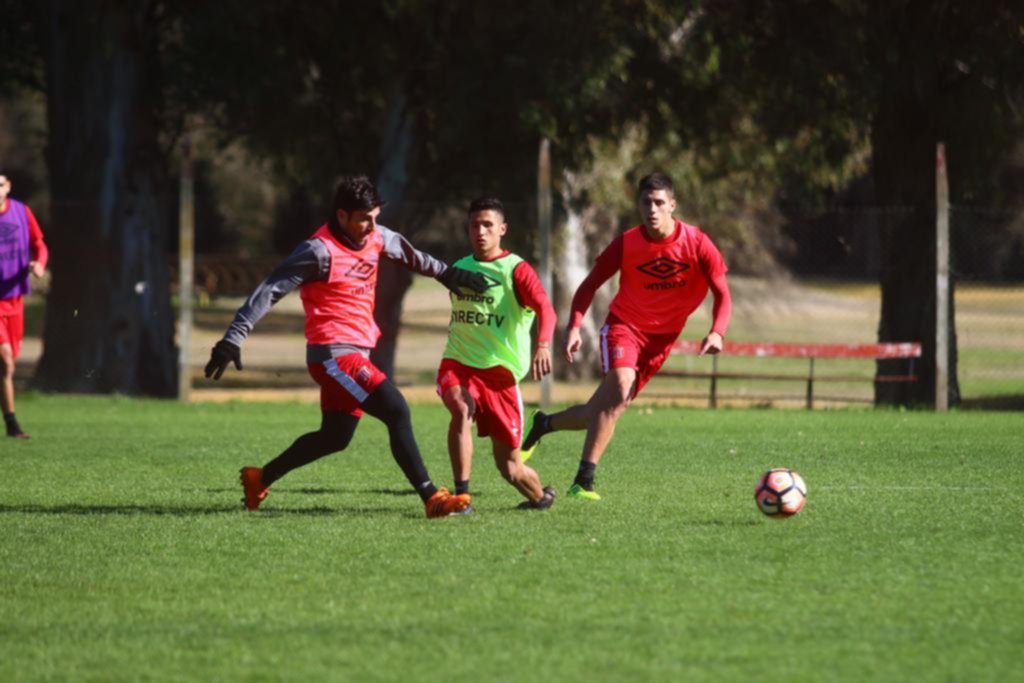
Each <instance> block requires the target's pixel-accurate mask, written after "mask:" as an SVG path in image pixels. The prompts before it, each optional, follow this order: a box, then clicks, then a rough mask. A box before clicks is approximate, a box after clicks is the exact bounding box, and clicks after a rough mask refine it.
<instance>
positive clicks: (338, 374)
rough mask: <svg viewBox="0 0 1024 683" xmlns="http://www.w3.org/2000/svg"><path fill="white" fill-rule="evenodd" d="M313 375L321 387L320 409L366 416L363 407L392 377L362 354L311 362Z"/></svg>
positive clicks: (326, 411)
mask: <svg viewBox="0 0 1024 683" xmlns="http://www.w3.org/2000/svg"><path fill="white" fill-rule="evenodd" d="M308 367H309V374H310V375H311V376H312V377H313V379H315V380H316V383H317V384H319V385H320V410H322V411H324V412H325V413H328V412H341V413H348V414H349V415H355V416H356V417H362V414H363V411H362V409H361V408H360V407H359V406H361V405H362V404H363V401H365V400H366V397H367V396H369V395H370V394H372V393H373V392H374V391H376V390H377V387H379V386H380V385H381V384H382V383H383V382H384V380H386V379H387V378H388V377H387V375H385V374H384V373H383V372H381V371H380V370H379V369H378V368H377V366H376V365H374V364H373V363H371V362H370V359H369V358H367V357H366V356H364V355H363V354H361V353H350V354H347V355H345V356H338V357H337V358H332V359H331V360H329V361H324V362H323V363H310V364H309V365H308Z"/></svg>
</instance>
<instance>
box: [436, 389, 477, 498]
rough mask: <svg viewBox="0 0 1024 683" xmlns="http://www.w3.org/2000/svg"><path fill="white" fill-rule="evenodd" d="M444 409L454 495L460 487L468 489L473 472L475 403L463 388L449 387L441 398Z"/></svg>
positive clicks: (458, 491) (459, 491)
mask: <svg viewBox="0 0 1024 683" xmlns="http://www.w3.org/2000/svg"><path fill="white" fill-rule="evenodd" d="M441 400H442V401H443V402H444V407H445V408H447V409H448V412H449V413H451V421H450V422H449V423H448V457H449V459H450V460H451V463H452V477H453V478H454V479H455V487H456V493H466V492H467V491H461V490H458V489H459V488H460V482H461V486H465V487H466V488H468V487H469V477H470V474H471V472H472V470H473V416H474V415H476V402H475V401H474V400H473V397H472V396H470V394H469V391H467V390H466V388H465V387H462V386H459V385H455V386H453V387H449V389H448V390H447V391H446V392H444V395H443V396H442V397H441Z"/></svg>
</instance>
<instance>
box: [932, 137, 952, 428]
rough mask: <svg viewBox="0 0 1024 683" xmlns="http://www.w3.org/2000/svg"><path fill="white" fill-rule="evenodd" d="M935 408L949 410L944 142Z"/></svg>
mask: <svg viewBox="0 0 1024 683" xmlns="http://www.w3.org/2000/svg"><path fill="white" fill-rule="evenodd" d="M935 410H936V411H938V412H941V413H944V412H946V411H947V410H949V184H948V182H947V178H946V146H945V145H944V144H943V143H941V142H940V143H939V144H938V147H937V148H936V150H935Z"/></svg>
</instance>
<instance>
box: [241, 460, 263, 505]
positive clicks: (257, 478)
mask: <svg viewBox="0 0 1024 683" xmlns="http://www.w3.org/2000/svg"><path fill="white" fill-rule="evenodd" d="M262 477H263V468H262V467H243V468H242V469H240V470H238V479H239V480H240V481H241V482H242V490H243V491H245V498H243V499H242V502H243V503H245V509H246V510H256V509H257V508H259V506H260V503H262V502H263V499H264V498H266V497H267V493H269V491H268V490H267V487H266V486H264V485H263V481H262Z"/></svg>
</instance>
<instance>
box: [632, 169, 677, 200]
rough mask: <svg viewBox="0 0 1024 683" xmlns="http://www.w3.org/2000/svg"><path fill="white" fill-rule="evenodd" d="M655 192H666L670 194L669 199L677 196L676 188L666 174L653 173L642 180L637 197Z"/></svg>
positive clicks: (638, 186) (637, 190)
mask: <svg viewBox="0 0 1024 683" xmlns="http://www.w3.org/2000/svg"><path fill="white" fill-rule="evenodd" d="M655 190H665V191H666V192H668V196H669V197H675V196H676V188H675V185H673V184H672V179H671V178H669V177H668V176H667V175H665V174H664V173H651V174H650V175H645V176H644V177H643V178H641V179H640V183H639V184H638V185H637V188H636V196H637V197H639V196H640V195H642V194H643V193H644V192H653V191H655Z"/></svg>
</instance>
